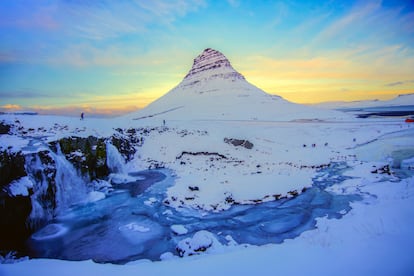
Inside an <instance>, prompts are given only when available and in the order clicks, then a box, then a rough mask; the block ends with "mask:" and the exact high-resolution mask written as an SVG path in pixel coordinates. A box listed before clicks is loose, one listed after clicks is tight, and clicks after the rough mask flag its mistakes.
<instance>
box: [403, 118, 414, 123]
mask: <svg viewBox="0 0 414 276" xmlns="http://www.w3.org/2000/svg"><path fill="white" fill-rule="evenodd" d="M405 122H406V123H414V119H411V118H407V119H405Z"/></svg>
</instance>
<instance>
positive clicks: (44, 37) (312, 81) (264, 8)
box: [0, 0, 414, 115]
mask: <svg viewBox="0 0 414 276" xmlns="http://www.w3.org/2000/svg"><path fill="white" fill-rule="evenodd" d="M208 47H211V48H214V49H216V50H219V51H221V52H222V53H223V54H224V55H226V56H227V58H229V60H230V62H231V63H232V65H233V67H234V68H235V69H236V70H237V71H239V72H240V73H242V74H243V75H244V76H245V77H246V79H247V80H248V81H249V82H251V83H252V84H254V85H256V86H258V87H259V88H261V89H263V90H265V91H266V92H268V93H271V94H277V95H280V96H282V97H284V98H285V99H287V100H290V101H293V102H298V103H314V102H323V101H338V100H344V101H352V100H362V99H389V98H392V97H394V96H396V95H398V94H405V93H414V1H410V0H407V1H342V0H341V1H237V0H232V1H230V0H228V1H208V0H205V1H203V0H178V1H159V0H153V1H144V0H142V1H141V0H136V1H105V0H103V1H97V0H96V1H92V0H65V1H63V0H61V1H59V0H57V1H42V0H24V1H19V0H2V1H1V2H0V111H16V110H34V111H38V112H40V113H55V114H72V115H73V114H78V112H80V111H84V112H87V113H95V114H114V115H116V114H121V113H123V112H128V111H132V110H136V109H138V108H142V107H144V106H145V105H147V104H148V103H149V102H151V101H153V100H154V99H156V98H158V97H160V96H162V95H163V94H165V93H166V92H168V91H169V90H170V89H171V88H173V87H174V86H175V85H177V84H178V83H179V82H180V81H181V80H182V78H183V77H184V76H185V74H186V73H187V72H188V70H189V69H190V68H191V65H192V63H193V59H194V58H195V57H196V56H197V55H198V54H200V53H201V52H202V51H203V49H205V48H208Z"/></svg>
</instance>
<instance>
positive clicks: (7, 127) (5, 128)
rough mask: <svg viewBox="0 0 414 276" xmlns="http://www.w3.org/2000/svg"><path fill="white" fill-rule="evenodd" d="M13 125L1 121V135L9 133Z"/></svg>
mask: <svg viewBox="0 0 414 276" xmlns="http://www.w3.org/2000/svg"><path fill="white" fill-rule="evenodd" d="M10 129H11V126H10V125H8V124H6V123H4V122H0V135H1V134H8V133H9V132H10Z"/></svg>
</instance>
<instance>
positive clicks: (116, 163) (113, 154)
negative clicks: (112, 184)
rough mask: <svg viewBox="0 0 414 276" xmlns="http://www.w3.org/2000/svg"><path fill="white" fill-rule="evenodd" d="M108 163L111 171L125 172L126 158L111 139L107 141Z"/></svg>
mask: <svg viewBox="0 0 414 276" xmlns="http://www.w3.org/2000/svg"><path fill="white" fill-rule="evenodd" d="M106 164H107V165H108V168H109V170H110V172H111V173H118V174H125V173H126V169H125V160H124V158H123V157H122V155H121V154H120V153H119V151H118V149H117V148H116V147H115V146H114V145H112V144H111V143H110V142H109V141H108V142H106Z"/></svg>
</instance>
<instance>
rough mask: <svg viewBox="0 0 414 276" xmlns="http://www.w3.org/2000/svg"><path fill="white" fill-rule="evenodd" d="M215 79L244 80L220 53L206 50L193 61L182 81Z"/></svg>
mask: <svg viewBox="0 0 414 276" xmlns="http://www.w3.org/2000/svg"><path fill="white" fill-rule="evenodd" d="M216 77H219V78H224V79H232V80H234V79H243V80H244V77H243V76H242V75H241V74H240V73H239V72H237V71H236V70H234V68H233V67H232V66H231V64H230V61H229V60H228V59H227V58H226V57H225V56H224V55H223V54H222V53H221V52H219V51H217V50H214V49H211V48H207V49H205V50H204V51H203V52H202V53H201V54H200V55H198V56H197V57H196V58H195V59H194V62H193V66H192V67H191V70H190V71H189V72H188V74H187V75H186V76H185V78H184V80H189V79H191V80H193V79H199V80H200V79H210V78H216Z"/></svg>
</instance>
